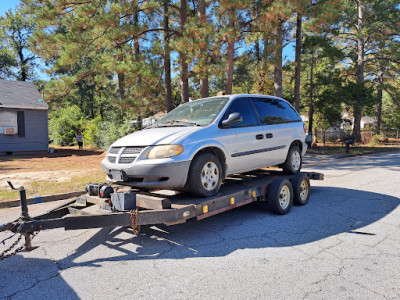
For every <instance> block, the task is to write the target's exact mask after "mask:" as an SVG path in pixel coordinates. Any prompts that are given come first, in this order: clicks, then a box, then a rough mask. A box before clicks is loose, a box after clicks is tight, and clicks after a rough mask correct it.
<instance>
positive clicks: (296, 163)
mask: <svg viewBox="0 0 400 300" xmlns="http://www.w3.org/2000/svg"><path fill="white" fill-rule="evenodd" d="M300 164H301V156H300V153H299V152H297V151H294V152H293V154H292V168H293V169H294V170H299V169H300Z"/></svg>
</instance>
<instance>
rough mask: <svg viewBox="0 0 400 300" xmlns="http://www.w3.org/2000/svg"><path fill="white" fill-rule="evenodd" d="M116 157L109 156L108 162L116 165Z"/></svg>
mask: <svg viewBox="0 0 400 300" xmlns="http://www.w3.org/2000/svg"><path fill="white" fill-rule="evenodd" d="M116 159H117V158H116V157H115V156H108V161H109V162H110V163H113V164H114V163H115V161H116Z"/></svg>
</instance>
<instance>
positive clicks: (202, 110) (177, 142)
mask: <svg viewBox="0 0 400 300" xmlns="http://www.w3.org/2000/svg"><path fill="white" fill-rule="evenodd" d="M305 137H306V130H305V126H304V124H303V122H302V120H301V118H300V116H299V115H298V113H297V112H296V111H295V109H294V108H293V107H292V106H291V105H290V104H289V103H288V102H287V101H285V100H283V99H281V98H277V97H272V96H264V95H228V96H217V97H210V98H205V99H200V100H196V101H192V102H188V103H185V104H182V105H180V106H178V107H177V108H175V109H174V110H172V111H171V112H169V113H168V114H167V115H165V116H164V117H163V118H162V119H160V120H159V121H158V122H156V123H155V124H154V125H152V126H149V127H147V128H145V129H143V130H141V131H138V132H135V133H132V134H129V135H127V136H125V137H123V138H121V139H119V140H117V141H116V142H115V143H113V144H112V145H111V147H110V149H109V150H108V152H107V155H106V157H105V158H104V160H103V161H102V169H103V171H104V172H105V173H106V174H107V180H109V181H112V182H116V183H118V184H122V185H129V186H132V187H135V188H143V189H149V190H150V189H172V190H185V191H189V192H190V193H192V194H194V195H196V196H203V197H207V196H211V195H214V194H216V193H217V192H218V190H219V188H220V186H221V183H222V181H223V179H224V178H225V177H226V176H227V175H230V174H234V173H241V172H246V171H251V170H254V169H258V168H262V167H268V166H273V165H278V166H279V167H281V168H282V169H283V171H284V172H285V173H287V174H295V173H298V172H300V169H301V166H302V157H303V155H304V154H305V152H306V150H307V144H306V143H305Z"/></svg>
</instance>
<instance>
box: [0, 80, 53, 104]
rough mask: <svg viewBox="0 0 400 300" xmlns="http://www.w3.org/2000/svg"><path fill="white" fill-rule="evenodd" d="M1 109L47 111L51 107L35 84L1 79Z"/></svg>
mask: <svg viewBox="0 0 400 300" xmlns="http://www.w3.org/2000/svg"><path fill="white" fill-rule="evenodd" d="M0 108H17V109H40V110H47V109H48V108H49V106H48V105H47V103H46V102H44V101H43V98H42V96H41V95H40V93H39V91H38V90H37V89H36V87H35V86H34V84H33V82H27V81H12V80H3V79H0Z"/></svg>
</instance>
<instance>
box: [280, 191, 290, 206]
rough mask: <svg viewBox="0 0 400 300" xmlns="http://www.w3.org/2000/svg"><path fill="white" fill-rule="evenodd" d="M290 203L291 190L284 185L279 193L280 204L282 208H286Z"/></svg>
mask: <svg viewBox="0 0 400 300" xmlns="http://www.w3.org/2000/svg"><path fill="white" fill-rule="evenodd" d="M289 203H290V190H289V188H288V187H287V186H286V185H284V186H283V187H282V188H281V191H280V193H279V205H280V206H281V208H282V209H286V208H287V207H288V206H289Z"/></svg>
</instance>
